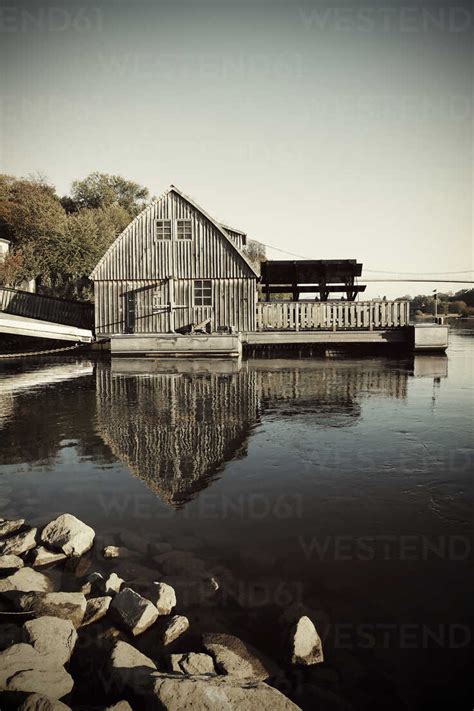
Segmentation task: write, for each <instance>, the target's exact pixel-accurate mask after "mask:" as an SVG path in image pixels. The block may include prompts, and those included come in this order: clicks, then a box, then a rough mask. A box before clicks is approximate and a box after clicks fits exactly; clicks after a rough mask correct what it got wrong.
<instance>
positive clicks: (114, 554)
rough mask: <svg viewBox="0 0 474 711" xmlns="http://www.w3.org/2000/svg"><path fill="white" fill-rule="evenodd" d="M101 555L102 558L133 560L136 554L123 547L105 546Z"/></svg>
mask: <svg viewBox="0 0 474 711" xmlns="http://www.w3.org/2000/svg"><path fill="white" fill-rule="evenodd" d="M102 555H103V556H104V558H133V557H134V556H136V555H137V554H136V553H135V551H131V550H130V549H129V548H126V547H125V546H105V548H104V550H103V551H102Z"/></svg>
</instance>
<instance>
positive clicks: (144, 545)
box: [120, 531, 148, 555]
mask: <svg viewBox="0 0 474 711" xmlns="http://www.w3.org/2000/svg"><path fill="white" fill-rule="evenodd" d="M120 540H121V542H122V543H123V545H124V546H126V547H127V548H131V549H132V550H133V551H136V552H137V553H141V554H142V555H146V554H147V553H148V541H147V540H146V539H145V538H142V536H139V535H138V534H137V533H133V531H120Z"/></svg>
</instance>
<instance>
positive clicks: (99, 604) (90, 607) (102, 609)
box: [82, 595, 112, 627]
mask: <svg viewBox="0 0 474 711" xmlns="http://www.w3.org/2000/svg"><path fill="white" fill-rule="evenodd" d="M111 602H112V598H111V596H110V595H103V596H101V597H91V598H90V599H89V600H88V601H87V605H86V612H85V614H84V619H83V620H82V627H85V626H86V625H91V624H92V623H93V622H97V620H100V619H101V618H102V617H105V615H106V614H107V612H108V609H109V607H110V603H111Z"/></svg>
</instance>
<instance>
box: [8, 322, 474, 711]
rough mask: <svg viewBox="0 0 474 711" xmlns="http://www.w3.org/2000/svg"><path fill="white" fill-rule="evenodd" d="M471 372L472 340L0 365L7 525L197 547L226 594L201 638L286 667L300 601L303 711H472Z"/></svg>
mask: <svg viewBox="0 0 474 711" xmlns="http://www.w3.org/2000/svg"><path fill="white" fill-rule="evenodd" d="M473 362H474V338H473V335H472V333H469V332H462V331H459V332H454V333H453V334H452V337H451V345H450V348H449V352H448V357H435V356H423V357H416V358H410V359H407V360H390V359H383V358H374V359H361V360H311V359H298V360H251V361H247V362H244V363H243V364H242V367H241V368H240V370H238V369H237V368H236V367H235V366H233V365H232V364H229V363H218V362H217V363H216V362H214V363H210V364H206V363H201V364H187V365H186V366H185V367H186V371H185V372H182V371H181V372H178V371H179V368H180V366H179V364H176V363H173V364H170V365H167V364H165V363H160V362H156V361H155V362H154V361H145V360H141V361H132V360H130V361H129V360H119V361H117V362H115V361H114V362H113V363H112V365H110V363H109V362H108V361H103V360H101V361H91V360H74V359H68V360H65V359H62V360H59V359H58V360H52V359H48V360H37V361H32V360H31V359H28V360H26V359H25V360H24V361H16V362H3V363H0V432H1V434H0V437H1V439H0V515H1V516H3V517H5V516H22V517H24V518H27V519H28V520H29V521H31V522H38V523H42V522H44V521H46V520H48V519H50V518H52V517H53V516H55V515H57V514H58V513H61V512H64V511H69V512H71V513H74V514H75V515H76V516H78V517H79V518H81V519H83V520H85V521H86V522H87V523H89V524H90V525H92V526H93V527H94V528H95V529H96V532H97V534H98V536H99V538H100V539H101V540H102V541H104V542H111V539H114V536H116V535H117V533H118V532H120V531H123V530H129V531H132V532H135V533H139V534H141V535H142V536H143V537H144V538H145V539H146V540H148V541H156V540H158V539H162V540H165V541H167V542H169V543H171V544H172V545H173V546H174V547H175V548H177V549H179V550H188V549H190V550H193V552H194V553H195V554H196V555H198V556H199V557H200V558H201V559H203V560H204V561H205V563H206V565H207V566H208V567H209V570H212V571H216V570H217V571H218V573H216V576H217V577H219V574H220V576H221V577H222V580H223V581H225V582H224V583H223V586H222V589H221V591H220V593H219V595H220V597H219V603H218V604H217V603H216V604H215V605H214V606H212V605H211V607H210V608H209V610H208V613H207V616H206V615H201V616H200V613H199V614H196V616H195V618H193V617H192V615H191V617H192V622H193V624H195V625H196V629H200V627H202V628H203V629H210V628H211V627H212V626H213V625H214V628H215V629H227V630H228V631H229V632H233V633H236V634H239V635H241V636H242V637H244V638H246V639H247V640H249V641H253V642H254V643H256V644H257V645H258V646H259V647H261V648H263V649H265V650H266V651H267V652H269V653H271V654H273V655H274V656H275V655H276V656H278V653H279V650H280V649H281V639H280V629H281V624H280V622H279V616H280V615H281V613H282V612H284V610H285V609H286V608H288V607H289V606H291V605H300V606H301V607H302V609H306V610H307V611H309V613H310V614H311V616H312V617H313V619H314V621H315V623H316V625H317V626H318V628H319V629H320V631H321V634H322V636H324V638H325V649H326V657H327V664H326V665H325V666H326V669H317V670H309V671H308V674H307V675H303V677H301V676H300V677H298V676H297V675H296V676H295V678H292V679H289V680H288V684H289V687H288V689H287V690H286V691H287V693H288V694H290V695H292V696H293V698H294V699H295V700H296V701H298V702H299V703H301V704H302V705H303V706H305V708H325V709H333V708H334V709H339V708H341V709H342V708H346V707H345V706H339V705H337V703H336V701H335V699H334V697H332V696H331V694H332V692H336V693H337V694H339V695H342V696H344V697H345V698H346V699H347V700H348V702H350V703H351V704H352V708H355V709H365V708H371V709H372V708H373V709H380V708H389V709H390V708H393V709H400V708H407V709H418V708H419V709H425V708H426V709H433V708H443V709H447V708H450V709H471V708H472V706H473V703H472V696H471V692H470V690H469V688H468V678H469V673H468V672H469V664H468V662H469V660H468V643H469V641H470V633H469V627H468V626H469V624H470V621H471V619H472V612H471V611H472V593H473V585H472V577H471V569H472V556H471V548H470V541H471V531H472V528H471V526H472V504H473V486H472V469H473V467H472V464H473V437H472V432H473V430H472V425H473V385H472V383H473V381H472V374H473ZM181 367H182V366H181ZM144 562H145V563H148V564H149V565H153V563H152V561H144ZM93 565H94V566H95V567H98V566H100V561H99V560H98V559H97V560H96V561H94V562H93ZM275 650H276V651H275ZM312 682H317V683H318V685H319V688H320V689H321V690H322V691H321V692H320V693H321V696H317V697H316V696H312V695H311V694H312V692H311V689H310V688H309V687H308V688H306V687H305V685H306V686H307V685H308V684H311V683H312ZM308 689H309V690H308ZM308 699H309V700H308ZM331 704H332V705H331Z"/></svg>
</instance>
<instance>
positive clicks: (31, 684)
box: [0, 644, 74, 699]
mask: <svg viewBox="0 0 474 711" xmlns="http://www.w3.org/2000/svg"><path fill="white" fill-rule="evenodd" d="M73 685H74V681H73V679H72V677H71V676H70V675H69V674H68V673H67V671H66V670H65V669H64V667H63V666H58V665H56V664H54V663H52V660H51V658H50V657H49V656H48V655H43V654H40V653H39V652H37V651H36V649H34V648H33V647H32V646H31V645H29V644H14V645H13V646H12V647H9V648H8V649H6V650H5V651H3V652H0V691H24V692H36V693H38V694H45V695H47V696H49V697H51V698H53V699H61V698H62V697H63V696H65V695H66V694H68V693H69V692H70V691H71V689H72V687H73Z"/></svg>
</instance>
